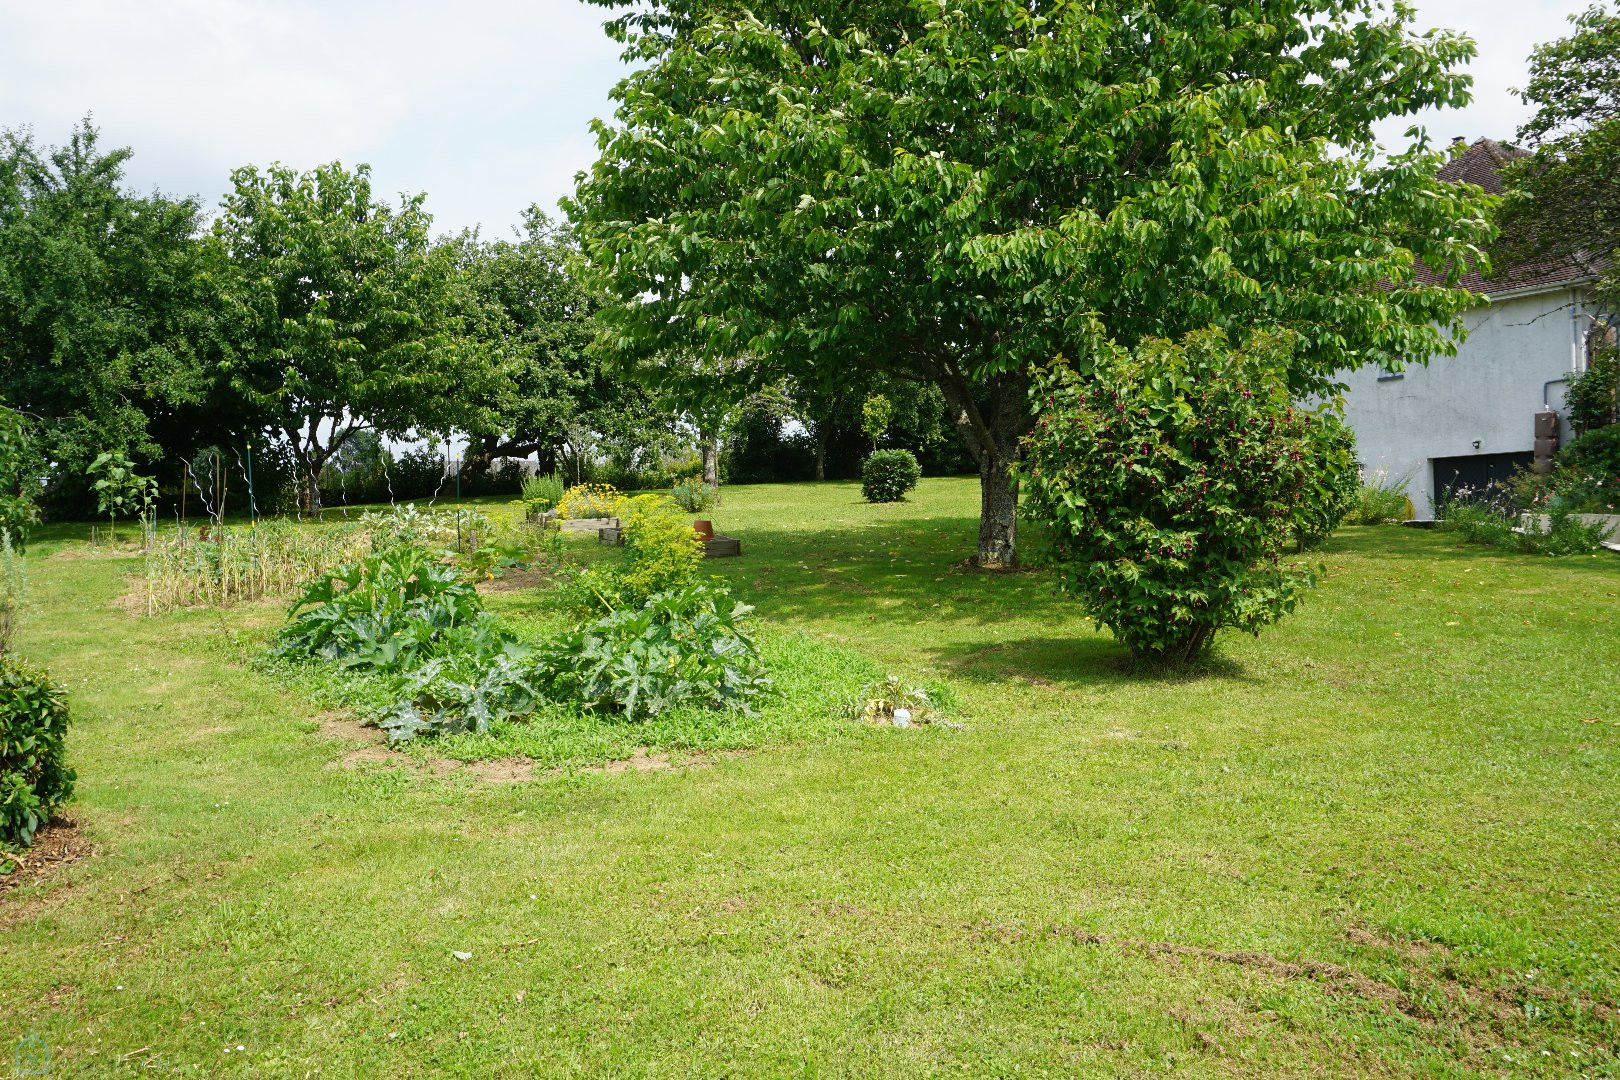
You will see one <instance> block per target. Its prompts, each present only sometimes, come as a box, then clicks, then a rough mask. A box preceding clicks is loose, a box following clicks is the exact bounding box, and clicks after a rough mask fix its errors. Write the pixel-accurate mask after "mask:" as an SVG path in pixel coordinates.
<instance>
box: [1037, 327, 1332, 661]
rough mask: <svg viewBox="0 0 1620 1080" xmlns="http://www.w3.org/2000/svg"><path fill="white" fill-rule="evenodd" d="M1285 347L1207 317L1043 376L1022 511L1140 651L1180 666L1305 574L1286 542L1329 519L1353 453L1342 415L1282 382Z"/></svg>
mask: <svg viewBox="0 0 1620 1080" xmlns="http://www.w3.org/2000/svg"><path fill="white" fill-rule="evenodd" d="M1294 348H1295V339H1294V337H1293V336H1292V335H1286V334H1257V335H1256V336H1254V337H1253V338H1252V339H1251V340H1250V341H1249V342H1248V344H1247V345H1246V346H1245V347H1244V348H1241V349H1240V348H1237V347H1235V346H1233V345H1232V344H1231V343H1230V342H1229V341H1228V340H1227V338H1226V337H1225V335H1224V334H1222V333H1221V332H1219V331H1216V330H1205V331H1200V332H1198V333H1194V334H1189V335H1188V336H1187V337H1186V338H1185V339H1183V341H1182V342H1180V343H1175V342H1170V341H1163V340H1149V341H1145V342H1143V343H1142V344H1141V345H1140V346H1139V347H1138V348H1137V349H1136V350H1135V351H1134V352H1125V351H1124V350H1119V351H1117V352H1116V353H1113V354H1111V355H1106V356H1104V357H1102V358H1100V359H1099V360H1098V361H1097V362H1096V364H1095V365H1094V367H1093V370H1092V371H1090V372H1088V373H1086V374H1083V375H1082V374H1080V373H1077V372H1076V371H1074V370H1073V369H1072V368H1071V367H1070V366H1069V365H1067V364H1066V363H1063V362H1062V361H1059V362H1058V363H1057V364H1054V365H1053V366H1051V367H1050V368H1048V369H1046V370H1045V371H1044V372H1042V373H1040V374H1039V375H1038V376H1037V379H1036V382H1035V388H1034V391H1033V394H1034V398H1033V405H1034V407H1035V413H1036V421H1035V428H1034V431H1033V432H1032V433H1031V434H1030V435H1029V436H1028V437H1027V438H1026V439H1025V441H1024V463H1023V467H1022V477H1023V480H1024V483H1025V490H1026V492H1027V497H1026V501H1025V504H1024V512H1025V514H1026V515H1028V516H1032V517H1035V518H1038V519H1040V520H1042V521H1044V522H1046V523H1047V524H1048V525H1049V526H1050V533H1051V539H1050V541H1049V544H1050V550H1049V551H1048V552H1047V561H1048V562H1049V564H1050V565H1051V566H1052V567H1053V569H1054V570H1055V571H1056V574H1057V580H1058V584H1059V585H1060V587H1061V588H1063V589H1064V590H1065V591H1066V592H1069V593H1072V594H1073V595H1075V596H1078V597H1080V598H1081V599H1082V600H1083V601H1084V602H1085V604H1086V607H1087V609H1088V610H1089V611H1090V612H1091V614H1092V615H1093V616H1094V617H1095V618H1096V620H1097V624H1098V625H1099V626H1106V627H1107V628H1108V629H1109V630H1111V631H1112V632H1113V634H1114V636H1115V637H1116V638H1118V639H1119V641H1120V642H1121V643H1122V644H1124V645H1125V646H1126V647H1127V648H1128V649H1130V651H1131V653H1132V655H1133V656H1135V657H1136V658H1137V659H1139V660H1143V661H1148V662H1152V663H1157V664H1168V665H1172V666H1178V665H1182V664H1186V663H1189V662H1191V661H1193V660H1195V659H1197V658H1198V657H1199V656H1201V655H1202V654H1203V653H1204V652H1205V651H1206V650H1207V649H1208V648H1209V646H1210V644H1211V642H1212V641H1213V638H1214V635H1215V634H1216V632H1218V631H1220V630H1223V629H1228V628H1230V629H1235V630H1242V631H1246V632H1249V633H1254V634H1258V633H1259V632H1260V630H1261V628H1262V627H1265V626H1268V625H1270V624H1272V623H1274V622H1276V621H1277V620H1278V619H1280V618H1282V616H1283V615H1285V614H1287V613H1288V612H1289V611H1291V610H1292V609H1293V607H1294V605H1295V604H1296V603H1297V602H1298V601H1299V598H1300V596H1301V595H1302V594H1303V593H1304V591H1305V590H1306V589H1307V588H1310V587H1311V586H1312V585H1314V584H1315V581H1316V570H1315V569H1313V568H1311V567H1309V566H1305V565H1300V564H1296V563H1292V562H1287V561H1284V558H1283V554H1284V552H1285V551H1286V550H1288V549H1290V548H1292V547H1293V546H1294V545H1295V544H1296V542H1298V540H1299V538H1300V537H1302V536H1304V535H1306V534H1307V533H1310V534H1320V533H1323V532H1325V531H1331V529H1332V527H1333V525H1335V524H1337V522H1338V518H1339V517H1340V516H1342V515H1343V513H1344V510H1345V508H1346V507H1347V506H1348V502H1347V500H1346V499H1345V497H1344V494H1343V493H1344V492H1346V491H1354V490H1355V486H1356V463H1355V455H1354V452H1353V443H1352V441H1351V438H1350V436H1349V432H1348V431H1347V429H1346V428H1345V426H1344V425H1343V424H1342V423H1341V422H1340V421H1339V419H1338V417H1337V416H1336V415H1335V414H1334V413H1333V412H1332V411H1331V410H1330V409H1327V408H1318V409H1307V408H1303V407H1301V406H1299V405H1297V404H1296V403H1295V402H1294V401H1293V400H1292V398H1291V397H1290V395H1289V393H1288V385H1287V378H1286V374H1285V372H1286V364H1287V361H1288V359H1289V357H1290V356H1291V355H1292V353H1293V350H1294Z"/></svg>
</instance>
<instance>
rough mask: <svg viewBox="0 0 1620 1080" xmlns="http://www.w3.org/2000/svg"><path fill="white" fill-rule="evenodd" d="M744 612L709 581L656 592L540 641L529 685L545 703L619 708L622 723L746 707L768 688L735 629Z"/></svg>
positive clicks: (750, 647) (748, 644)
mask: <svg viewBox="0 0 1620 1080" xmlns="http://www.w3.org/2000/svg"><path fill="white" fill-rule="evenodd" d="M752 610H753V609H752V608H750V607H749V606H748V605H747V604H744V603H743V602H742V601H740V600H735V599H733V598H732V596H731V594H730V593H729V592H727V591H726V590H724V589H722V588H720V587H718V586H714V585H708V584H695V585H687V586H685V587H683V588H680V589H675V590H672V591H669V592H663V593H659V594H657V595H655V596H651V597H649V598H648V599H647V601H646V602H645V603H644V604H642V605H640V606H639V607H621V608H619V609H617V610H615V611H611V612H609V613H608V614H606V615H604V616H602V617H601V618H599V619H597V620H596V621H594V622H592V623H590V624H588V625H586V626H582V627H580V628H579V629H577V630H574V631H572V632H571V633H567V634H564V635H563V636H562V637H560V638H558V639H557V640H555V641H553V642H551V643H549V644H547V645H544V646H542V647H541V648H540V649H539V650H538V651H537V653H536V654H535V659H534V669H533V670H534V685H536V686H537V687H539V688H540V689H541V690H542V691H543V692H544V693H545V694H546V695H547V696H548V697H550V698H552V699H553V700H561V701H567V702H572V703H576V704H578V705H581V706H584V707H585V708H588V709H597V710H603V709H606V710H613V711H622V712H623V714H624V716H625V718H626V719H628V720H634V719H637V718H641V717H646V716H656V715H657V714H659V713H661V712H664V711H665V710H667V709H672V708H675V707H676V706H679V705H699V706H703V707H706V708H711V709H742V710H744V711H747V710H749V709H751V708H752V704H753V702H754V701H755V700H756V699H757V698H758V697H759V696H760V695H761V694H763V693H765V692H766V691H767V690H768V689H769V687H770V680H769V679H768V678H767V677H766V675H765V670H764V665H763V664H762V663H761V661H760V659H759V653H758V651H757V650H756V649H755V647H754V643H753V640H752V639H751V638H750V637H749V636H748V635H747V633H746V632H745V631H744V630H743V623H744V621H745V620H746V618H747V616H748V614H749V612H750V611H752Z"/></svg>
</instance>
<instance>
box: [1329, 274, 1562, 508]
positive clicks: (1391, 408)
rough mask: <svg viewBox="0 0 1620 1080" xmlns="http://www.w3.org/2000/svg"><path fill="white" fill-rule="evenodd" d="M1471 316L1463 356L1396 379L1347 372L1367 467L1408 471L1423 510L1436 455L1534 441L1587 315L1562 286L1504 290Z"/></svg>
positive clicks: (1503, 449)
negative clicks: (1524, 292) (1539, 417)
mask: <svg viewBox="0 0 1620 1080" xmlns="http://www.w3.org/2000/svg"><path fill="white" fill-rule="evenodd" d="M1464 322H1465V324H1466V325H1467V326H1468V328H1469V333H1468V338H1467V340H1465V341H1464V342H1463V343H1462V344H1461V345H1460V346H1459V347H1458V350H1457V355H1456V356H1449V357H1448V356H1437V357H1435V358H1433V359H1432V360H1430V362H1429V364H1428V366H1427V367H1425V366H1422V365H1420V364H1413V365H1412V366H1411V367H1409V368H1408V369H1407V370H1406V373H1405V374H1404V375H1402V376H1400V377H1398V378H1388V377H1384V376H1383V373H1382V372H1380V371H1378V370H1376V369H1374V368H1362V369H1361V370H1359V371H1354V372H1348V373H1345V374H1343V375H1342V376H1341V379H1342V381H1343V382H1344V383H1345V384H1346V385H1348V386H1349V388H1350V389H1349V393H1348V394H1347V395H1346V399H1345V418H1346V419H1347V420H1348V421H1349V423H1350V426H1351V427H1352V428H1354V429H1355V432H1356V442H1357V446H1358V451H1357V452H1358V455H1359V456H1360V459H1361V461H1362V462H1363V463H1364V464H1365V465H1366V467H1367V471H1368V474H1369V475H1373V474H1379V473H1381V474H1383V475H1384V476H1387V477H1388V478H1390V479H1392V480H1400V479H1405V480H1407V481H1408V486H1407V493H1408V494H1409V495H1410V496H1411V499H1412V505H1413V506H1414V507H1416V509H1417V513H1418V516H1419V517H1420V518H1425V517H1428V516H1429V515H1430V514H1431V513H1432V512H1433V496H1434V493H1433V491H1431V490H1430V489H1431V487H1432V485H1433V476H1434V471H1433V469H1432V468H1431V467H1430V461H1431V460H1432V459H1434V458H1440V457H1461V456H1465V455H1470V454H1502V453H1511V452H1517V451H1529V450H1531V449H1533V448H1534V441H1535V431H1534V428H1533V423H1534V421H1533V417H1534V416H1535V413H1536V411H1537V410H1539V409H1541V408H1542V407H1543V403H1544V402H1545V403H1547V404H1550V405H1551V406H1552V407H1553V408H1554V409H1556V410H1558V411H1559V412H1562V411H1563V408H1562V406H1563V390H1564V387H1563V384H1562V382H1560V381H1558V380H1562V379H1565V378H1567V377H1568V376H1569V374H1570V372H1571V371H1572V370H1575V366H1576V364H1577V363H1578V362H1579V357H1580V356H1581V349H1580V343H1581V342H1582V341H1583V340H1584V337H1585V333H1586V327H1587V325H1588V318H1587V315H1586V312H1585V310H1584V308H1583V307H1582V305H1581V294H1580V293H1579V292H1578V291H1576V290H1571V289H1558V290H1555V291H1550V292H1543V293H1536V294H1532V295H1529V296H1518V297H1508V298H1503V299H1498V300H1496V301H1495V302H1493V303H1491V304H1490V305H1488V306H1485V307H1480V308H1476V309H1475V310H1473V311H1470V312H1469V313H1468V314H1467V315H1466V316H1465V317H1464ZM1569 438H1570V432H1569V429H1568V424H1567V422H1566V423H1565V424H1564V430H1563V432H1562V439H1563V440H1568V439H1569Z"/></svg>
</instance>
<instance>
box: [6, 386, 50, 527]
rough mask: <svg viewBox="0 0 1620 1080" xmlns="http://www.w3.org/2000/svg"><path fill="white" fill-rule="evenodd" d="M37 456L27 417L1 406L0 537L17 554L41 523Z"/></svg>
mask: <svg viewBox="0 0 1620 1080" xmlns="http://www.w3.org/2000/svg"><path fill="white" fill-rule="evenodd" d="M34 453H35V451H34V445H33V441H32V440H31V439H30V438H29V435H28V420H27V418H25V417H24V416H23V414H22V413H20V412H18V411H17V410H16V409H9V408H7V407H6V406H5V405H4V404H0V535H5V536H9V537H11V543H12V546H13V547H15V548H16V549H17V550H18V551H21V550H22V549H23V547H24V546H26V545H27V543H28V531H29V530H30V529H31V528H33V526H34V525H35V524H36V523H37V522H38V521H39V508H38V507H36V506H35V505H34V498H33V496H34V493H35V492H36V491H37V484H36V483H35V481H34V479H33V473H34V469H35V467H36V466H38V465H39V464H40V462H39V461H38V460H37V459H36V458H35V457H34Z"/></svg>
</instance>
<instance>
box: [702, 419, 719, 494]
mask: <svg viewBox="0 0 1620 1080" xmlns="http://www.w3.org/2000/svg"><path fill="white" fill-rule="evenodd" d="M698 437H699V438H700V439H701V440H702V445H701V447H700V449H701V450H702V453H703V482H704V483H705V484H707V485H709V486H710V487H712V488H718V487H719V486H720V440H719V438H717V437H715V436H713V435H710V434H708V433H706V432H700V433H699V436H698Z"/></svg>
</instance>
